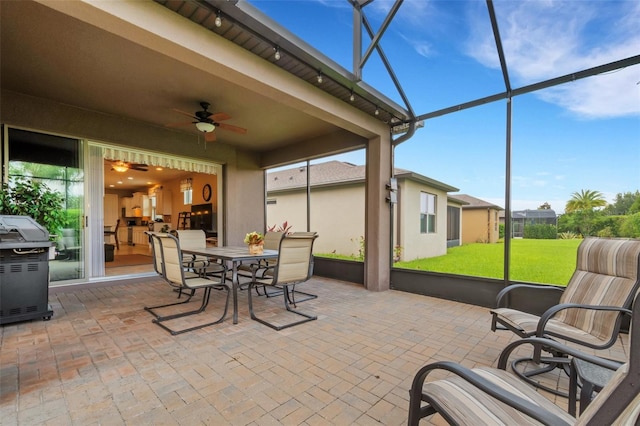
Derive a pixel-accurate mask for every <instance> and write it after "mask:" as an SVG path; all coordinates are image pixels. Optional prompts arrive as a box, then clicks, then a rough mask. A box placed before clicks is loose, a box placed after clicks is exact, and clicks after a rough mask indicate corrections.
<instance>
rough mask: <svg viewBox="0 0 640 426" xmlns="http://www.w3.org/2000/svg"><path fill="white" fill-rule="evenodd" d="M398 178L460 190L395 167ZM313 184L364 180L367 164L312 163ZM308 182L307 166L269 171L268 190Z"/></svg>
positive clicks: (279, 189) (335, 161)
mask: <svg viewBox="0 0 640 426" xmlns="http://www.w3.org/2000/svg"><path fill="white" fill-rule="evenodd" d="M394 174H395V176H396V177H398V179H413V180H417V181H420V182H423V183H426V184H428V185H430V186H433V187H436V188H439V189H442V190H444V191H458V188H455V187H453V186H449V185H447V184H445V183H442V182H439V181H437V180H434V179H430V178H428V177H426V176H422V175H420V174H417V173H413V172H411V171H409V170H405V169H399V168H396V169H394ZM309 176H310V180H311V185H312V186H322V185H339V184H348V183H357V182H364V181H365V176H366V167H365V166H356V165H355V164H351V163H347V162H343V161H337V160H333V161H327V162H326V163H320V164H312V165H311V166H310V170H309ZM306 184H307V167H306V166H300V167H293V168H290V169H285V170H279V171H275V172H269V173H267V192H271V191H285V190H288V189H296V188H303V187H305V186H306Z"/></svg>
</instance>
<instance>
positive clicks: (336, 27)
mask: <svg viewBox="0 0 640 426" xmlns="http://www.w3.org/2000/svg"><path fill="white" fill-rule="evenodd" d="M250 2H251V3H252V4H253V5H254V6H255V7H257V8H258V9H260V10H262V11H263V12H264V13H266V14H267V15H269V16H270V17H271V18H273V19H274V20H275V21H276V22H279V23H280V24H281V25H283V26H284V27H285V28H287V29H288V30H289V31H291V32H292V33H293V34H295V35H296V36H298V37H300V38H301V39H302V40H304V41H306V42H307V43H309V44H310V45H312V46H313V47H314V48H316V49H318V50H319V51H321V52H322V53H323V54H325V55H327V56H328V57H330V58H331V59H332V60H334V61H335V62H337V63H339V64H340V65H342V66H343V67H344V68H346V69H347V70H351V69H352V52H351V50H352V25H353V23H352V10H351V6H350V5H349V4H348V2H347V0H251V1H250ZM392 4H393V2H392V1H390V0H375V1H374V2H373V3H372V4H370V5H368V6H366V7H365V9H364V10H365V15H366V16H367V18H368V19H369V21H370V23H371V25H372V27H373V28H374V31H376V30H377V29H378V27H379V25H380V23H381V22H382V21H383V19H384V17H385V16H386V12H387V10H389V8H390V7H391V5H392ZM494 6H495V11H496V15H497V18H498V25H499V27H500V33H501V35H502V39H503V48H504V50H505V54H506V61H507V67H508V69H509V73H510V75H509V77H510V81H511V85H512V87H515V88H517V87H521V86H524V85H528V84H532V83H535V82H539V81H544V80H546V79H549V78H553V77H558V76H561V75H565V74H570V73H572V72H575V71H580V70H583V69H586V68H589V67H593V66H597V65H601V64H604V63H608V62H612V61H616V60H620V59H623V58H626V57H630V56H635V55H638V54H640V2H637V1H634V0H623V1H608V0H607V1H603V0H598V1H584V0H582V1H577V0H573V1H554V0H534V1H513V0H508V1H507V0H496V1H494ZM367 42H368V38H366V35H365V39H364V43H365V46H366V43H367ZM381 45H382V48H383V49H384V52H385V54H386V56H387V57H388V59H389V61H390V62H391V65H392V67H393V70H394V72H395V74H396V75H397V77H398V79H399V80H400V84H401V85H402V88H403V90H404V91H405V93H406V95H407V97H408V98H409V102H410V104H411V106H412V108H413V110H414V112H415V113H416V115H421V114H425V113H429V112H432V111H435V110H438V109H441V108H445V107H449V106H452V105H456V104H459V103H463V102H467V101H471V100H474V99H476V98H480V97H483V96H487V95H491V94H495V93H498V92H502V91H504V82H503V77H502V75H501V73H500V64H499V59H498V56H497V53H496V48H495V42H494V40H493V34H492V33H491V27H490V21H489V18H488V12H487V9H486V4H485V2H484V1H479V0H470V1H465V0H457V1H452V0H448V1H429V0H405V1H404V3H403V4H402V6H401V8H400V10H399V11H398V14H397V15H396V17H395V19H394V21H393V23H392V24H391V26H390V27H389V29H388V30H387V31H386V33H385V35H384V37H383V39H382V42H381ZM363 80H364V81H365V82H366V83H367V84H369V85H371V86H373V87H375V88H376V89H377V90H378V91H380V92H382V93H383V94H385V95H386V96H387V97H389V98H391V99H392V100H394V101H395V102H397V103H398V104H400V105H404V104H403V102H402V99H401V97H400V96H399V94H398V93H397V91H396V89H395V87H394V86H393V83H392V81H391V79H390V78H389V77H388V75H387V72H386V70H385V69H384V67H383V65H382V62H381V61H380V59H379V58H378V56H377V55H376V54H375V53H374V54H373V55H372V56H371V58H370V60H369V61H368V62H367V64H366V65H365V68H364V71H363ZM505 121H506V105H505V102H504V101H501V102H495V103H492V104H488V105H484V106H482V107H479V108H474V109H471V110H465V111H461V112H457V113H453V114H449V115H447V116H443V117H439V118H436V119H431V120H427V121H426V122H425V126H424V128H422V129H420V130H418V132H416V135H415V136H414V137H413V138H412V139H410V140H409V141H407V142H404V143H403V144H401V145H399V146H398V147H397V148H396V151H395V165H396V167H400V168H404V169H409V170H412V171H414V172H417V173H420V174H423V175H425V176H428V177H430V178H433V179H437V180H440V181H443V182H445V183H447V184H450V185H452V186H454V187H457V188H460V192H461V193H466V194H469V195H473V196H475V197H478V198H482V199H484V200H487V201H490V202H494V203H495V204H498V205H500V206H503V207H504V197H505V189H504V188H505V166H504V165H505V158H504V157H505V154H504V151H505V138H506V137H505ZM512 141H513V159H512V161H513V162H512V170H511V173H512V208H513V209H514V210H519V209H526V208H531V209H535V208H537V207H538V206H539V205H541V204H542V203H544V202H548V203H550V204H551V207H552V208H553V209H554V210H556V211H557V212H562V211H563V210H564V205H565V204H566V201H567V200H568V199H570V198H571V194H572V193H574V192H578V191H580V190H581V189H591V190H597V191H600V192H602V193H603V194H604V195H605V198H607V200H608V201H612V200H613V199H614V197H615V195H616V194H617V193H620V192H629V191H636V190H640V66H638V65H636V66H633V67H628V68H625V69H622V70H619V71H616V72H612V73H608V74H604V75H598V76H594V77H591V78H587V79H584V80H579V81H575V82H572V83H569V84H565V85H562V86H558V87H555V88H550V89H546V90H544V91H541V92H537V93H536V94H528V95H523V96H517V97H515V98H513V130H512ZM340 159H342V160H344V161H351V162H353V163H356V164H364V155H363V153H354V154H348V155H344V156H341V157H340Z"/></svg>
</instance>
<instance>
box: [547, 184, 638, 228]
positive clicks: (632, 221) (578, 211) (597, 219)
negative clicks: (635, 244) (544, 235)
mask: <svg viewBox="0 0 640 426" xmlns="http://www.w3.org/2000/svg"><path fill="white" fill-rule="evenodd" d="M565 233H567V234H575V235H577V236H582V237H586V236H597V237H625V238H640V191H637V190H636V191H635V192H625V193H619V194H617V195H616V198H615V200H614V201H613V203H607V201H606V200H605V198H604V196H603V195H602V193H601V192H599V191H593V190H589V189H586V190H585V189H583V190H581V191H580V192H574V193H573V194H572V195H571V199H570V200H569V201H567V204H566V206H565V213H564V214H563V215H560V216H559V217H558V234H565Z"/></svg>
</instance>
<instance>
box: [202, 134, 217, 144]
mask: <svg viewBox="0 0 640 426" xmlns="http://www.w3.org/2000/svg"><path fill="white" fill-rule="evenodd" d="M204 140H205V141H207V142H215V141H216V132H208V133H205V134H204Z"/></svg>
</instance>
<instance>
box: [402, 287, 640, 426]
mask: <svg viewBox="0 0 640 426" xmlns="http://www.w3.org/2000/svg"><path fill="white" fill-rule="evenodd" d="M637 300H638V298H636V303H634V306H633V313H632V320H631V322H632V328H631V334H630V336H629V342H630V344H629V352H628V353H629V358H628V359H627V360H625V361H626V362H625V363H624V364H622V365H620V363H617V362H614V361H611V360H607V359H603V358H599V357H597V356H594V355H590V354H585V353H583V352H580V351H578V350H576V349H574V348H571V347H568V346H566V345H563V344H561V343H559V342H556V341H554V340H551V339H547V338H539V337H529V338H524V339H520V340H516V341H515V342H513V343H511V344H510V345H508V346H507V347H506V348H505V349H504V350H503V351H502V353H501V354H500V358H499V361H498V368H497V369H496V368H490V367H477V368H474V369H468V368H466V367H463V366H461V365H459V364H456V363H453V362H448V361H442V362H436V363H432V364H429V365H427V366H425V367H422V368H421V369H420V370H419V371H418V372H417V373H416V375H415V376H414V379H413V383H412V386H411V390H410V391H409V395H410V400H409V421H408V424H409V425H410V426H414V425H417V424H418V423H419V421H420V419H421V418H424V417H427V416H431V415H433V414H435V413H439V414H440V415H441V416H442V417H443V418H444V420H445V421H446V422H448V423H449V424H456V425H473V426H478V425H486V424H491V425H498V424H500V425H529V424H536V425H539V424H543V425H554V426H560V425H589V426H602V425H637V424H639V423H638V422H639V421H640V419H639V415H640V327H638V324H639V323H640V302H638V301H637ZM524 344H531V345H534V347H535V346H546V347H549V348H553V349H554V350H555V351H557V352H562V353H565V354H568V355H570V356H571V357H573V360H578V359H580V360H582V361H584V362H587V363H589V364H590V365H595V366H598V367H600V368H604V369H611V370H615V373H614V374H613V376H612V378H611V379H610V380H609V381H608V383H607V384H606V385H605V386H604V387H603V389H602V390H601V391H600V392H599V393H598V394H597V395H596V397H595V398H594V399H593V401H591V403H590V404H589V405H588V407H587V408H586V409H585V410H584V411H583V412H582V413H581V414H580V416H579V417H578V418H577V419H576V418H575V417H574V416H572V415H570V414H569V413H567V412H565V411H564V410H563V409H562V408H560V407H559V406H557V405H555V404H554V403H553V402H551V400H550V399H548V398H546V397H544V396H543V395H542V394H540V393H539V392H538V391H536V390H535V389H534V388H533V387H531V386H529V385H528V384H527V383H526V382H524V381H522V380H520V379H519V378H518V377H517V376H515V375H513V374H510V373H509V372H507V371H506V366H507V362H508V358H509V355H510V354H511V352H512V351H513V350H514V349H515V348H517V347H519V346H521V345H524ZM437 370H440V371H442V370H446V371H448V372H450V373H451V374H448V375H447V376H446V377H445V378H442V379H440V380H435V381H431V382H427V383H426V384H425V381H426V378H427V376H428V375H429V374H430V373H431V372H433V371H437ZM572 391H575V388H574V389H573V390H572ZM423 402H424V403H426V404H424V405H423Z"/></svg>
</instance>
